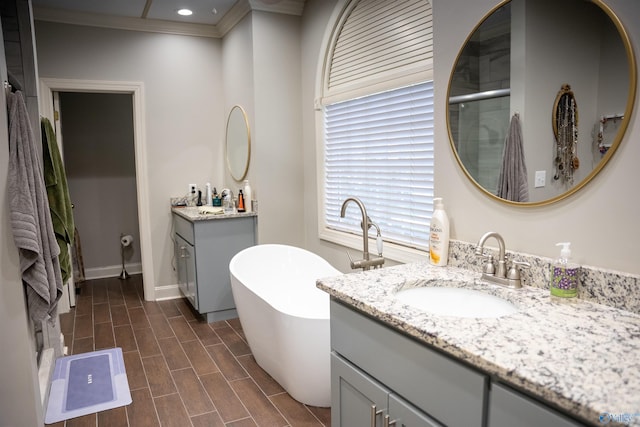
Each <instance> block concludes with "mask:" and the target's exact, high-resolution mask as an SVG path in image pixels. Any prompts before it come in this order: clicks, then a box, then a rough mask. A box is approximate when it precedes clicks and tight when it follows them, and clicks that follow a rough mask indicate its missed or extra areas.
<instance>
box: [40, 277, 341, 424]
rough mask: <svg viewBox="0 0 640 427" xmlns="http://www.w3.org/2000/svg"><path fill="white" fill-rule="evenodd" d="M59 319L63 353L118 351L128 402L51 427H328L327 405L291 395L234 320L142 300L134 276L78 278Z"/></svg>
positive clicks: (176, 303)
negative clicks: (71, 302) (71, 304)
mask: <svg viewBox="0 0 640 427" xmlns="http://www.w3.org/2000/svg"><path fill="white" fill-rule="evenodd" d="M60 323H61V329H62V332H63V333H64V336H65V343H66V345H67V346H68V348H69V354H78V353H85V352H89V351H94V350H101V349H105V348H113V347H121V348H122V351H123V355H124V362H125V366H126V370H127V379H128V380H129V388H130V389H131V397H132V399H133V402H132V403H131V404H130V405H128V406H124V407H120V408H115V409H111V410H108V411H103V412H98V413H95V414H90V415H85V416H83V417H77V418H73V419H70V420H67V421H65V422H59V423H56V424H51V425H52V426H55V427H79V426H81V427H88V426H90V427H96V426H98V427H103V426H110V427H120V426H130V427H146V426H176V427H189V426H192V427H201V426H202V427H204V426H207V427H218V426H227V427H248V426H261V427H262V426H263V427H276V426H283V427H284V426H291V427H299V426H301V427H302V426H304V427H306V426H317V427H321V426H330V413H331V411H330V409H328V408H316V407H311V406H306V405H303V404H301V403H299V402H297V401H296V400H294V399H292V398H291V397H290V396H289V395H288V394H287V393H286V392H285V391H284V389H283V388H282V387H281V386H280V385H279V384H278V383H277V382H275V381H274V380H273V378H271V377H270V376H269V375H268V374H267V373H266V372H265V371H263V370H262V369H261V368H260V367H259V366H258V365H257V364H256V362H255V359H254V358H253V356H252V355H251V350H250V349H249V346H248V345H247V343H246V339H245V337H244V334H243V332H242V328H241V326H240V322H239V321H238V319H231V320H228V321H221V322H214V323H206V322H205V321H202V320H199V318H198V317H197V315H196V314H195V313H194V311H193V310H192V309H191V306H190V305H189V303H188V302H187V301H186V300H185V299H177V300H169V301H159V302H148V301H144V298H143V290H142V277H141V276H140V275H134V276H132V277H130V278H128V279H126V280H120V279H118V278H110V279H98V280H90V281H86V282H84V283H83V284H82V287H81V292H80V294H79V295H78V297H77V301H76V307H75V308H72V309H71V311H70V312H69V313H65V314H63V315H61V316H60Z"/></svg>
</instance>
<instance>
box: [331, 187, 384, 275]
mask: <svg viewBox="0 0 640 427" xmlns="http://www.w3.org/2000/svg"><path fill="white" fill-rule="evenodd" d="M349 202H354V203H355V204H357V205H358V207H359V208H360V212H361V213H362V222H361V223H360V226H361V227H362V258H363V259H361V260H358V261H354V260H353V259H352V258H351V255H350V254H349V251H347V256H348V257H349V261H350V264H351V268H352V269H356V268H362V269H363V270H369V269H370V268H371V267H374V268H375V267H381V266H382V264H384V257H383V256H382V237H381V235H380V227H378V226H377V225H376V224H374V223H373V222H372V221H371V218H369V216H368V215H367V208H365V206H364V203H362V201H360V199H358V198H356V197H349V198H347V199H346V200H345V201H344V202H343V203H342V208H341V209H340V218H344V214H345V213H346V211H347V205H348V204H349ZM371 227H375V228H376V229H377V231H378V235H377V241H378V256H373V257H371V255H370V254H369V228H371Z"/></svg>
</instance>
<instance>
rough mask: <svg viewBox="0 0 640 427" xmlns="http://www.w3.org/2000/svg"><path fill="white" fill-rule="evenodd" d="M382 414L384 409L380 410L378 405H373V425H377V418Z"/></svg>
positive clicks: (373, 426)
mask: <svg viewBox="0 0 640 427" xmlns="http://www.w3.org/2000/svg"><path fill="white" fill-rule="evenodd" d="M380 414H382V409H381V410H379V411H378V408H376V405H371V427H376V418H378V415H380Z"/></svg>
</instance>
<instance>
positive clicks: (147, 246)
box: [39, 78, 155, 301]
mask: <svg viewBox="0 0 640 427" xmlns="http://www.w3.org/2000/svg"><path fill="white" fill-rule="evenodd" d="M57 94H61V95H62V99H63V103H64V99H65V97H66V98H67V102H70V101H69V100H72V101H73V100H75V101H77V99H80V100H82V99H83V96H99V95H101V94H103V95H121V96H123V97H124V98H118V97H116V98H113V99H119V100H120V101H122V100H123V99H124V100H125V102H128V103H129V105H131V111H132V117H130V120H131V122H132V133H133V135H132V136H131V135H130V137H131V138H132V139H133V147H132V148H131V147H130V148H129V149H130V150H132V152H133V158H134V166H135V177H134V178H133V177H132V178H130V179H133V180H134V181H135V190H131V189H130V190H127V191H129V193H131V192H135V196H132V195H130V196H129V199H128V200H133V199H132V198H131V197H133V198H134V199H135V205H136V210H137V226H138V232H137V235H139V238H138V239H137V240H138V241H139V255H140V261H139V262H140V270H141V272H142V275H143V283H144V298H145V300H148V301H153V300H155V287H154V283H155V280H154V278H153V268H152V267H153V266H152V262H151V260H152V257H151V231H150V226H149V203H148V201H147V194H148V182H147V176H148V173H147V166H146V165H147V158H146V138H145V127H144V108H143V105H144V100H143V96H144V87H143V84H142V83H141V82H110V81H93V80H92V81H89V80H68V79H46V78H43V79H40V96H39V99H40V112H41V114H42V115H43V116H45V117H47V118H48V119H49V120H50V121H51V123H56V121H55V120H54V119H55V111H56V110H55V104H56V102H54V100H55V99H56V97H57V96H56V95H57ZM105 99H106V98H105ZM109 99H111V98H109ZM62 108H63V114H64V108H65V107H64V105H62ZM61 118H62V121H64V117H61ZM61 139H62V147H61V152H62V153H63V156H64V157H65V162H66V156H67V153H65V149H64V134H63V135H61ZM103 144H104V142H103ZM123 154H124V153H123ZM110 155H113V156H116V155H117V153H116V152H114V151H112V152H111V154H110ZM129 157H130V155H129ZM129 160H130V159H129ZM94 178H95V177H94ZM130 179H129V180H130ZM126 180H128V179H124V181H126ZM81 186H83V187H85V189H86V187H87V183H82V184H81ZM88 186H89V187H90V184H89V185H88ZM70 191H72V190H71V184H70ZM83 191H85V190H83ZM109 191H115V190H113V189H112V190H109ZM94 196H97V197H100V194H97V195H96V194H94V195H92V197H94ZM104 196H105V197H107V198H110V199H111V200H110V203H111V204H117V200H113V197H114V196H113V195H111V194H109V195H106V194H105V195H104ZM72 197H74V195H73V194H72ZM73 202H74V203H75V201H73ZM82 203H90V202H82ZM74 216H75V213H74ZM81 222H82V221H81ZM130 222H131V221H130ZM134 222H135V221H134ZM92 226H93V228H98V229H99V228H101V227H102V225H101V224H100V223H99V221H98V220H95V219H94V221H93V223H92ZM86 227H88V226H86ZM88 232H89V230H88V229H87V230H85V231H84V232H83V230H82V229H80V233H81V234H82V237H83V241H82V244H83V252H84V246H85V245H86V243H85V241H87V242H88V238H86V237H85V234H86V233H88ZM92 232H93V231H92ZM104 232H105V233H107V234H105V236H104V237H103V238H104V240H105V241H102V242H92V244H96V245H103V246H104V247H107V246H108V247H111V246H114V245H115V246H116V248H117V249H116V251H117V254H118V257H119V256H120V247H119V246H117V245H119V244H120V234H119V233H121V232H122V233H126V234H132V235H134V236H135V237H136V238H137V235H136V234H133V233H135V231H127V230H125V229H123V230H121V231H118V232H116V235H115V236H111V235H110V234H108V233H109V231H108V230H105V231H104ZM88 235H90V234H88ZM97 274H100V273H97Z"/></svg>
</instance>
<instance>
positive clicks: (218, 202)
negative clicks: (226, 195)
mask: <svg viewBox="0 0 640 427" xmlns="http://www.w3.org/2000/svg"><path fill="white" fill-rule="evenodd" d="M211 204H212V205H213V206H222V199H220V196H219V195H218V190H216V188H215V187H213V201H212V202H211Z"/></svg>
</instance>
